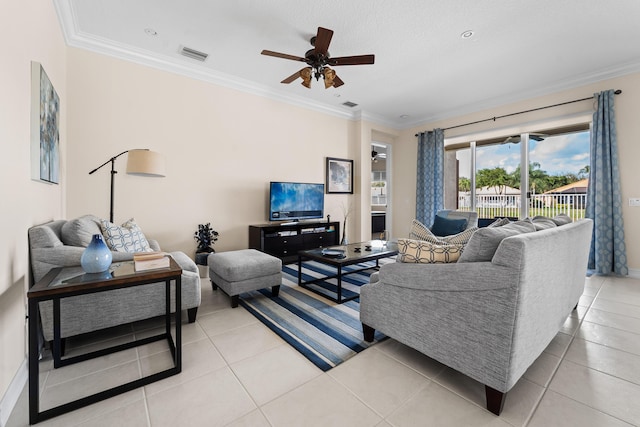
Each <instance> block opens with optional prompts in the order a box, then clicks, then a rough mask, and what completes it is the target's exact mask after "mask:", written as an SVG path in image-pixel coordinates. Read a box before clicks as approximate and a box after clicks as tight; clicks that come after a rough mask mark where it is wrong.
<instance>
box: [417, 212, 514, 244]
mask: <svg viewBox="0 0 640 427" xmlns="http://www.w3.org/2000/svg"><path fill="white" fill-rule="evenodd" d="M507 221H508V220H507ZM477 229H478V227H471V228H468V229H466V230H464V231H463V232H462V233H458V234H454V235H451V236H436V235H435V234H433V233H432V232H431V230H429V228H428V227H427V226H426V225H424V224H423V223H421V222H420V221H418V220H417V219H414V220H413V221H412V222H411V230H410V231H409V239H412V240H421V241H423V242H429V243H435V244H438V245H442V244H447V243H448V244H456V245H463V246H464V245H466V244H467V242H468V241H469V239H471V236H472V235H473V233H475V231H476V230H477Z"/></svg>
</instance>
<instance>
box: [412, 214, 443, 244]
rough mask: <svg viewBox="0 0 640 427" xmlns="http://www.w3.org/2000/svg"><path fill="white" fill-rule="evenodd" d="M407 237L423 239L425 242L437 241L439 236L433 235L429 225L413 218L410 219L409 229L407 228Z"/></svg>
mask: <svg viewBox="0 0 640 427" xmlns="http://www.w3.org/2000/svg"><path fill="white" fill-rule="evenodd" d="M409 238H410V239H413V240H423V241H425V242H432V243H438V242H440V238H439V237H438V236H436V235H434V234H433V233H432V232H431V230H429V227H427V226H426V225H424V224H423V223H421V222H420V221H418V220H417V219H414V220H413V221H411V230H409Z"/></svg>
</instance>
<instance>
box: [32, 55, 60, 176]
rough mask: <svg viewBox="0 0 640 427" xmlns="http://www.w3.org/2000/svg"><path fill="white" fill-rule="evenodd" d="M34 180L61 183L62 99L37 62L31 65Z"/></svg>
mask: <svg viewBox="0 0 640 427" xmlns="http://www.w3.org/2000/svg"><path fill="white" fill-rule="evenodd" d="M31 179H33V180H35V181H39V182H45V183H48V184H59V183H60V97H59V96H58V93H57V92H56V89H55V88H54V87H53V84H52V83H51V80H49V76H48V75H47V73H46V72H45V71H44V68H43V67H42V65H41V64H40V63H38V62H34V61H32V62H31Z"/></svg>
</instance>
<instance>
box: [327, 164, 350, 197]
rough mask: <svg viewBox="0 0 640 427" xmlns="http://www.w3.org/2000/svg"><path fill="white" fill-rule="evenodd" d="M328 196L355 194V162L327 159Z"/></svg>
mask: <svg viewBox="0 0 640 427" xmlns="http://www.w3.org/2000/svg"><path fill="white" fill-rule="evenodd" d="M326 184H327V185H326V187H327V194H353V160H348V159H336V158H334V157H327V183H326Z"/></svg>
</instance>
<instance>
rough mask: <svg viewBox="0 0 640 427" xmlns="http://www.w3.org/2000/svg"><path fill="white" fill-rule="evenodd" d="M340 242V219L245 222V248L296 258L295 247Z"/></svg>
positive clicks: (301, 247) (295, 259)
mask: <svg viewBox="0 0 640 427" xmlns="http://www.w3.org/2000/svg"><path fill="white" fill-rule="evenodd" d="M338 244H340V223H339V222H327V221H318V222H312V221H309V222H307V221H304V222H289V223H274V224H258V225H250V226H249V248H251V249H258V250H259V251H262V252H265V253H268V254H269V255H273V256H276V257H278V258H280V259H281V260H282V262H283V263H284V264H289V263H292V262H297V260H298V251H302V250H308V249H314V248H322V247H327V246H336V245H338Z"/></svg>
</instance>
